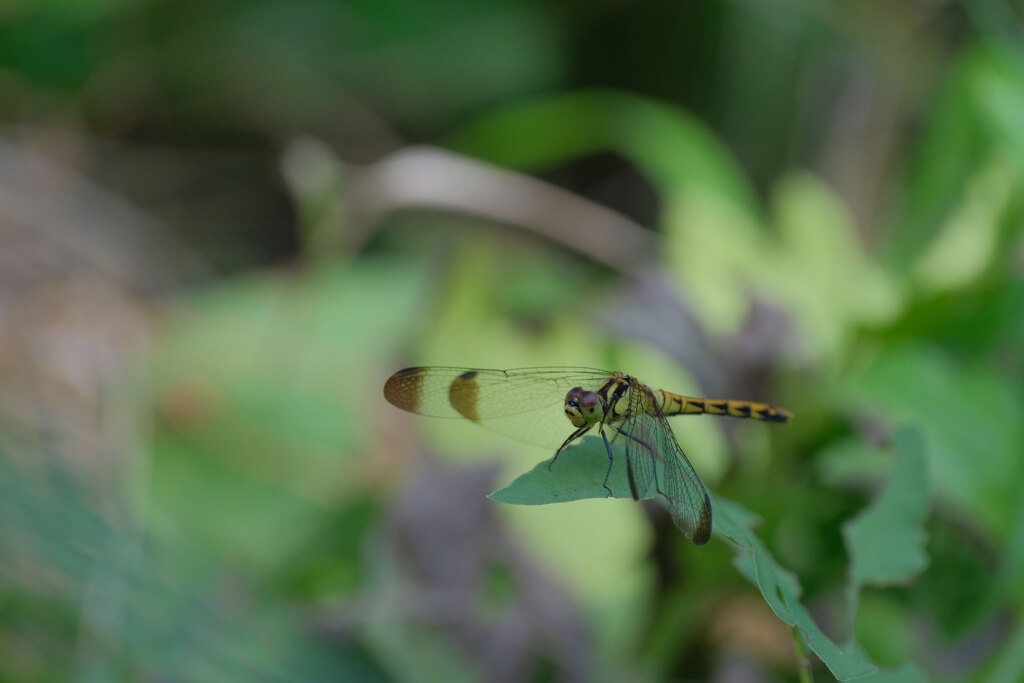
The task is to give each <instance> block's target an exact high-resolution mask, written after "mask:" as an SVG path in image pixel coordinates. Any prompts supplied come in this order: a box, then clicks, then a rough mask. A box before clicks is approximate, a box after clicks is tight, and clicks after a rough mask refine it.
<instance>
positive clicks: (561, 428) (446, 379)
mask: <svg viewBox="0 0 1024 683" xmlns="http://www.w3.org/2000/svg"><path fill="white" fill-rule="evenodd" d="M611 374H612V373H610V372H608V371H605V370H595V369H592V368H567V367H562V368H521V369H515V370H486V369H474V368H450V367H418V368H408V369H406V370H401V371H399V372H396V373H395V374H394V375H392V376H391V378H390V379H388V381H387V383H386V384H385V385H384V397H385V398H387V400H388V401H389V402H390V403H391V404H393V405H395V406H397V407H399V408H401V409H403V410H407V411H409V412H411V413H417V414H419V415H429V416H432V417H448V418H462V419H467V420H471V421H473V422H476V423H477V424H479V425H481V426H482V427H486V428H487V429H490V430H493V431H495V432H498V433H500V434H505V435H507V436H511V437H513V438H515V439H519V440H520V441H525V442H527V443H533V444H537V445H540V446H545V447H550V448H556V447H558V446H560V445H561V444H562V442H563V441H564V440H565V438H566V437H567V436H568V435H569V434H570V433H572V430H573V426H572V424H571V423H570V422H569V421H568V419H567V418H566V417H565V410H564V409H565V394H566V393H567V392H568V391H569V390H570V389H572V388H573V387H577V386H582V387H584V388H586V389H590V390H594V389H596V388H597V387H598V386H599V385H600V384H601V383H602V382H604V381H605V380H606V379H608V377H610V376H611Z"/></svg>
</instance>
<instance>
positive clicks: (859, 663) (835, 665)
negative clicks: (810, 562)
mask: <svg viewBox="0 0 1024 683" xmlns="http://www.w3.org/2000/svg"><path fill="white" fill-rule="evenodd" d="M712 505H713V516H714V531H715V534H716V535H719V536H724V537H726V538H728V539H729V540H731V541H732V542H733V543H734V544H736V546H737V548H736V550H737V554H736V558H735V560H734V564H735V565H736V568H737V569H738V570H739V571H740V573H741V574H743V575H744V576H745V577H746V578H747V579H748V580H749V581H750V582H751V583H753V584H755V585H756V586H757V587H758V589H759V590H760V591H761V595H762V596H763V597H764V599H765V602H767V603H768V606H769V607H771V608H772V611H773V612H775V615H776V616H777V617H779V619H782V621H784V622H786V623H787V624H789V625H790V626H796V627H797V628H798V629H799V630H800V634H801V636H802V637H803V639H804V642H805V643H806V644H807V646H808V647H809V648H810V649H811V650H812V651H814V653H815V654H816V655H818V657H819V658H820V659H821V661H822V662H823V663H824V664H825V666H827V667H828V669H829V671H831V672H832V675H833V676H835V677H836V678H837V679H839V680H841V681H846V680H850V679H853V678H860V677H862V676H867V675H868V674H870V673H873V672H875V671H877V668H876V667H875V665H874V664H872V663H871V662H869V661H867V660H866V659H864V658H863V657H862V656H861V655H860V654H859V653H857V652H855V651H854V650H853V649H851V648H843V647H840V646H839V645H838V644H837V643H836V642H835V641H833V640H832V639H830V638H829V637H828V636H827V635H825V634H824V633H823V632H822V630H821V629H820V628H818V625H817V624H816V623H814V620H813V619H812V618H811V615H810V613H808V611H807V608H806V607H804V606H803V605H802V604H801V603H800V594H801V588H800V581H799V580H798V579H797V577H796V575H795V574H793V573H792V572H790V571H789V570H787V569H785V568H784V567H782V566H781V565H779V564H778V563H777V562H776V561H775V558H774V557H772V555H771V553H769V552H768V549H767V548H765V547H764V544H763V543H761V540H760V539H758V538H757V536H756V535H754V532H753V529H752V527H753V524H754V523H755V522H756V518H755V517H754V516H753V515H752V514H751V513H750V512H749V511H747V510H745V509H743V508H742V507H740V506H739V505H737V504H736V503H733V502H732V501H728V500H725V499H722V498H717V497H713V499H712Z"/></svg>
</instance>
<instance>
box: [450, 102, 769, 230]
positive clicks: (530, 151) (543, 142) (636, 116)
mask: <svg viewBox="0 0 1024 683" xmlns="http://www.w3.org/2000/svg"><path fill="white" fill-rule="evenodd" d="M448 145H449V147H450V148H452V149H454V150H456V151H459V152H462V153H463V154H470V155H473V156H476V157H478V158H482V159H486V160H487V161H490V162H492V163H496V164H501V165H503V166H507V167H510V168H514V169H519V170H533V169H538V168H544V167H550V166H553V165H556V164H564V163H567V162H569V161H574V160H576V159H579V158H581V157H585V156H588V155H591V154H595V153H597V152H600V151H612V152H615V153H617V154H619V155H621V156H622V157H623V158H625V159H628V160H629V161H630V162H632V163H633V164H635V165H636V167H637V168H638V169H640V171H641V172H643V173H644V174H646V175H647V177H648V178H649V179H650V180H651V181H652V182H653V183H655V184H656V185H658V186H659V188H660V189H661V190H662V193H663V194H665V195H671V194H673V193H678V192H680V191H681V190H682V189H683V188H692V187H700V188H703V189H705V190H707V191H709V192H711V193H712V194H714V195H716V196H718V197H721V198H722V199H723V200H724V201H725V202H726V203H727V204H730V205H733V206H736V207H739V208H741V210H742V211H744V212H746V213H747V214H749V215H751V216H754V215H757V214H758V212H759V208H758V202H757V198H756V193H755V192H754V190H753V188H752V187H751V186H750V183H749V182H748V181H747V179H746V177H745V176H744V175H743V173H742V171H741V170H740V168H739V166H738V164H737V163H736V161H735V160H734V159H733V157H732V155H731V154H730V152H729V150H728V148H727V147H726V146H725V145H723V144H722V142H721V141H720V140H719V139H718V138H717V137H716V136H715V135H714V133H713V132H712V131H711V130H710V129H709V128H708V127H707V126H706V125H705V124H704V123H703V122H701V121H700V120H699V119H698V118H697V117H695V116H693V115H692V114H690V113H689V112H687V111H684V110H681V109H676V108H673V107H667V106H665V105H663V104H660V103H658V102H656V101H653V100H648V99H645V98H642V97H637V96H635V95H630V94H627V93H621V92H615V91H609V90H594V91H583V92H578V93H572V94H569V95H560V96H557V97H552V98H545V99H540V100H530V101H526V102H519V103H515V104H513V105H511V106H509V107H506V108H504V109H501V110H499V111H498V112H497V113H496V114H490V115H488V116H487V117H484V118H482V119H480V120H479V121H477V122H475V123H474V124H472V125H470V126H467V127H466V128H464V129H463V130H461V131H460V132H459V133H457V134H456V135H455V136H453V137H452V138H451V139H450V140H449V141H448Z"/></svg>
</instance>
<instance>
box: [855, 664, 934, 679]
mask: <svg viewBox="0 0 1024 683" xmlns="http://www.w3.org/2000/svg"><path fill="white" fill-rule="evenodd" d="M928 680H929V679H928V674H927V673H925V671H924V670H923V669H922V668H921V667H919V666H918V665H917V664H904V665H903V666H901V667H900V668H898V669H880V670H879V671H878V673H876V674H874V675H873V676H869V677H868V678H865V679H864V681H865V683H867V682H868V681H870V682H871V683H927V682H928Z"/></svg>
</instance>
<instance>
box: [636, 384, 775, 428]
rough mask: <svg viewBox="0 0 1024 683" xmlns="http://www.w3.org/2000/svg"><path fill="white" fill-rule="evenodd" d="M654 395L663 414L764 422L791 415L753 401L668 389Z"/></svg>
mask: <svg viewBox="0 0 1024 683" xmlns="http://www.w3.org/2000/svg"><path fill="white" fill-rule="evenodd" d="M655 395H656V397H657V398H658V399H659V402H660V403H661V410H662V412H663V413H664V414H665V415H700V414H701V413H706V414H708V415H728V416H729V417H743V418H749V419H751V420H764V421H766V422H785V421H786V420H788V419H789V418H791V417H793V414H792V413H790V412H789V411H788V410H783V409H782V408H776V407H775V406H770V405H768V404H767V403H757V402H755V401H735V400H733V399H727V398H723V399H717V398H693V397H692V396H680V395H679V394H673V393H671V392H669V391H660V390H659V391H657V392H655Z"/></svg>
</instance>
